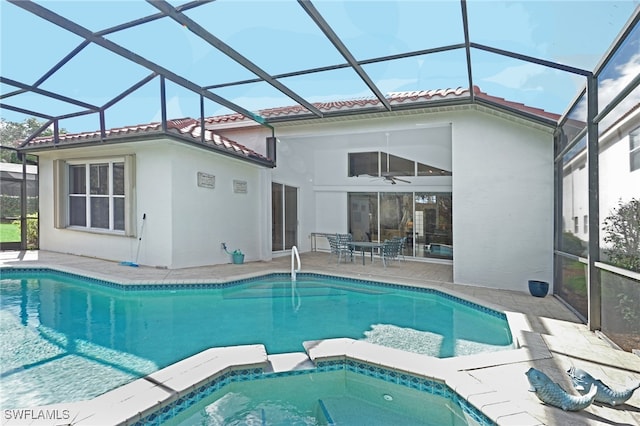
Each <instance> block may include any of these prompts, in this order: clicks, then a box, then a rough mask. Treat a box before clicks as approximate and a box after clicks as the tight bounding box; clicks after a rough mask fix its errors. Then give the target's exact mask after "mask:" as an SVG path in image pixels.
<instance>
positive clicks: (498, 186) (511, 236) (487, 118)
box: [453, 112, 553, 291]
mask: <svg viewBox="0 0 640 426" xmlns="http://www.w3.org/2000/svg"><path fill="white" fill-rule="evenodd" d="M453 246H454V263H453V274H454V281H455V282H456V283H464V284H476V285H482V286H487V287H493V288H501V289H511V290H518V291H527V286H528V283H527V282H528V280H530V279H536V280H542V281H547V282H549V283H552V254H553V140H552V136H551V134H550V133H548V132H544V131H542V130H536V129H532V128H529V127H525V126H523V125H520V124H516V123H513V122H511V121H508V120H505V119H502V118H498V117H494V116H491V115H488V114H485V113H473V112H467V113H461V114H459V115H458V116H457V119H456V121H455V123H454V128H453Z"/></svg>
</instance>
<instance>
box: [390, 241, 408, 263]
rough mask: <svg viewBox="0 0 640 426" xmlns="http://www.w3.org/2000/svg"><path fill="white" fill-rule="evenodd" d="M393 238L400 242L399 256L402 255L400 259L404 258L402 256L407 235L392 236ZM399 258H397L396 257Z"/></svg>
mask: <svg viewBox="0 0 640 426" xmlns="http://www.w3.org/2000/svg"><path fill="white" fill-rule="evenodd" d="M392 239H393V240H398V241H399V242H400V254H399V255H400V256H402V260H406V259H405V257H404V249H405V247H406V246H407V237H402V238H400V237H393V238H392ZM398 260H399V258H398Z"/></svg>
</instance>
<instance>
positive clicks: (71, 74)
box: [0, 0, 640, 132]
mask: <svg viewBox="0 0 640 426" xmlns="http://www.w3.org/2000/svg"><path fill="white" fill-rule="evenodd" d="M37 3H38V4H41V5H42V6H44V7H45V8H47V9H49V10H50V11H53V12H55V13H56V14H59V15H61V16H63V17H65V18H67V19H69V20H71V21H74V22H76V23H77V24H78V25H80V26H81V27H82V28H84V29H86V30H88V31H90V32H99V31H103V30H106V29H109V28H111V27H113V26H115V25H118V24H120V23H123V22H128V21H132V20H134V19H137V18H140V17H144V16H149V15H153V14H155V13H157V12H158V9H157V8H156V7H154V6H153V5H151V4H149V3H148V2H143V1H133V0H127V1H124V0H122V1H118V0H113V1H87V0H85V1H80V0H76V1H38V2H37ZM169 3H170V4H171V5H172V6H174V7H176V6H179V5H180V4H183V2H175V1H171V2H169ZM313 4H314V6H315V8H316V9H317V10H318V11H319V12H320V14H321V15H322V17H323V18H324V20H326V22H327V23H328V24H329V25H330V26H331V28H332V29H333V31H334V32H335V33H336V34H337V35H338V36H339V37H340V38H341V40H342V41H343V43H344V45H345V46H346V47H347V49H348V50H349V52H350V53H351V54H352V55H353V57H354V58H355V59H356V60H367V59H371V58H376V57H384V56H391V55H398V54H402V53H405V52H409V51H420V50H423V49H434V48H439V47H442V46H451V45H457V44H460V43H463V42H464V33H463V31H462V19H461V6H460V2H458V1H453V0H444V1H438V2H436V1H417V0H400V1H357V0H349V1H337V0H322V1H320V0H319V1H314V2H313ZM639 4H640V3H639V1H638V0H625V1H610V0H604V1H589V0H586V1H585V0H582V1H573V0H568V1H552V0H546V1H543V0H538V1H533V0H527V1H491V0H482V1H480V0H468V1H467V10H468V16H469V36H470V40H471V41H472V42H474V43H478V44H480V45H484V46H489V47H492V48H497V49H502V50H506V51H511V52H516V53H519V54H521V55H528V56H531V57H534V58H538V59H541V60H545V61H551V62H554V63H558V64H562V65H567V66H570V67H575V68H579V69H581V70H586V71H594V70H595V69H596V67H597V66H598V64H599V62H600V60H601V58H602V56H603V54H604V53H605V52H607V50H608V49H609V48H610V46H611V45H612V43H613V42H614V41H615V39H616V37H617V36H618V34H619V33H620V31H621V30H622V28H623V27H624V25H625V24H626V23H627V21H628V20H629V19H630V17H631V16H632V14H633V13H634V11H635V10H636V8H638V7H639ZM184 13H185V15H186V16H187V17H188V18H189V20H190V21H189V22H190V24H191V27H190V26H189V25H184V24H181V23H178V22H176V21H173V20H172V19H170V18H163V19H159V20H155V21H153V22H149V23H146V24H144V25H139V26H136V27H132V28H128V29H125V30H121V31H115V32H107V33H105V34H103V36H104V38H105V39H107V40H108V41H109V42H113V43H116V44H118V45H119V46H121V47H123V48H125V49H127V50H129V51H132V52H134V53H136V54H137V55H139V56H140V57H142V58H144V59H146V60H149V61H152V62H154V63H156V64H157V65H159V66H161V67H162V68H164V69H167V70H169V71H171V72H173V73H175V74H176V75H180V76H183V77H184V78H186V79H188V80H190V81H192V82H193V83H195V84H196V85H198V86H213V85H221V84H224V83H228V82H233V81H239V80H249V79H254V78H256V75H255V74H254V73H252V72H251V71H249V70H246V69H244V68H243V67H242V66H241V65H240V64H238V63H237V62H236V61H234V60H232V59H231V58H229V57H228V56H226V55H224V54H223V53H222V52H220V50H218V49H215V48H213V47H212V45H211V44H210V43H207V42H205V41H203V40H201V39H199V38H198V37H196V36H195V35H194V31H197V30H198V28H202V29H205V30H207V31H209V32H210V33H212V34H213V35H214V36H215V37H216V39H215V40H210V41H212V43H216V42H217V41H222V42H223V43H224V45H225V47H224V48H230V49H233V51H235V52H238V53H239V54H241V55H243V56H245V57H246V58H248V59H249V60H250V61H251V62H252V63H253V64H254V65H255V66H256V67H257V68H258V70H259V71H263V72H265V73H268V74H286V73H292V72H296V71H301V70H305V69H310V68H317V67H326V66H331V65H336V64H343V63H345V58H344V57H342V55H341V54H340V53H339V52H338V51H337V49H336V48H335V47H334V46H333V45H332V44H331V42H330V41H329V40H328V39H327V38H326V37H325V36H324V34H322V32H321V30H320V29H319V28H318V26H317V25H316V24H315V23H314V22H313V21H312V20H311V19H310V17H309V15H308V14H307V13H306V12H305V11H304V10H303V8H302V7H300V5H299V4H298V2H296V1H291V0H278V1H273V0H263V1H247V0H218V1H215V2H212V3H208V4H206V5H203V6H199V7H196V8H194V9H191V10H187V11H185V12H184ZM639 39H640V36H639V30H638V28H636V29H635V30H634V33H633V36H632V37H630V38H629V40H628V41H627V43H626V44H625V45H624V46H623V48H622V49H621V53H620V54H619V55H618V56H616V57H614V58H613V60H612V61H611V64H610V65H608V66H607V67H605V68H604V69H603V75H602V78H601V80H600V86H601V93H600V96H599V97H600V99H599V102H600V105H601V106H604V105H606V104H607V103H608V102H609V101H610V100H611V99H612V98H613V97H614V96H615V94H616V93H619V91H620V90H621V87H624V85H625V84H628V82H629V81H630V80H631V79H632V78H633V77H634V76H636V75H638V73H639V72H640V71H639V70H640V41H639ZM82 41H83V39H82V38H81V37H79V36H78V35H75V34H72V33H71V32H69V31H67V30H64V29H62V28H60V27H59V26H57V25H54V24H52V23H50V22H47V21H45V20H43V19H41V18H38V17H37V16H35V15H33V14H32V13H30V12H27V11H25V10H23V9H21V8H20V7H17V6H16V5H14V4H11V3H9V2H8V1H6V0H0V43H1V46H0V47H1V49H0V52H1V53H0V76H2V77H3V78H4V79H10V80H15V81H17V82H19V83H22V84H26V85H32V84H35V83H36V82H39V83H40V84H39V88H40V89H43V90H47V91H51V92H54V93H57V94H61V95H64V96H68V97H70V98H74V99H79V100H81V101H82V102H85V103H88V104H90V105H94V106H98V107H102V106H104V105H106V104H107V103H109V102H111V101H112V100H113V99H114V98H115V97H116V96H118V95H119V94H120V93H123V92H124V91H125V90H127V89H128V88H129V87H131V86H133V85H134V84H136V83H138V82H140V81H142V80H143V79H145V78H146V77H148V76H149V75H150V74H151V70H150V69H148V68H145V67H144V66H141V65H138V64H135V63H132V62H130V61H128V60H126V59H124V58H123V57H121V56H119V55H117V54H115V53H113V52H110V51H108V50H106V49H104V48H103V47H100V46H98V45H96V44H89V45H88V46H86V47H84V48H82V49H81V50H80V51H79V53H77V54H76V55H75V56H74V57H73V58H72V59H71V60H69V61H68V62H67V63H66V64H64V65H63V66H62V67H61V68H60V69H59V70H58V71H57V72H55V73H53V75H51V76H48V77H47V78H43V77H45V76H46V73H47V71H48V70H49V69H50V68H52V67H53V66H55V65H56V64H57V63H59V61H61V60H62V58H64V57H65V56H66V55H67V54H69V53H70V52H71V51H73V49H75V48H77V47H78V46H80V44H81V42H82ZM227 46H228V47H227ZM471 60H472V72H473V74H472V75H473V84H474V85H477V86H479V87H480V89H481V90H482V91H484V92H486V93H489V94H490V95H493V96H499V97H503V98H506V99H508V100H510V101H514V102H521V103H524V104H526V105H528V106H532V107H537V108H542V109H545V110H547V111H550V112H555V113H558V114H562V113H564V112H565V111H566V109H567V108H568V106H569V105H570V104H571V103H572V101H573V100H574V99H575V98H576V96H577V94H578V93H579V91H580V90H581V88H582V87H584V85H585V78H584V77H582V76H580V75H577V74H574V73H570V72H565V71H561V70H557V69H553V68H549V67H545V66H541V65H537V64H533V63H530V62H526V61H521V60H517V59H514V58H509V57H505V56H502V55H497V54H495V53H489V52H486V51H483V50H480V49H472V50H471ZM362 68H363V69H364V71H365V72H366V73H367V74H368V75H369V76H370V78H371V80H372V81H373V82H374V83H375V84H376V86H377V87H378V88H379V90H380V91H381V92H382V93H384V94H387V93H390V92H400V91H413V90H434V89H444V88H455V87H465V86H468V85H469V80H468V76H467V65H466V54H465V51H464V49H454V50H450V51H447V52H440V53H432V54H428V55H419V56H414V57H410V58H403V59H396V60H389V61H385V62H378V63H367V64H364V65H363V66H362ZM279 81H280V82H281V83H282V84H284V85H285V86H286V87H287V88H289V89H291V90H293V91H294V92H296V93H297V94H299V95H300V96H301V97H302V98H304V99H305V100H306V101H308V102H330V101H339V100H346V99H359V98H372V97H374V94H373V93H372V91H371V90H370V89H369V88H368V87H367V85H366V84H365V83H364V82H363V81H362V79H361V78H360V77H359V76H358V75H357V74H356V73H355V72H353V71H352V70H351V69H336V70H331V71H324V72H318V73H314V74H306V75H299V76H289V77H282V78H280V79H279ZM14 90H16V87H14V86H13V85H11V84H6V83H1V84H0V92H1V93H2V95H6V94H7V93H11V92H13V91H14ZM210 90H211V91H212V92H213V93H214V94H216V95H217V96H221V97H223V98H226V99H228V100H229V101H231V102H232V103H234V104H236V105H238V106H240V107H242V108H244V109H245V110H248V111H252V112H255V111H258V110H260V109H265V108H273V107H280V106H289V105H295V104H296V101H295V100H294V99H291V98H289V97H287V96H286V95H285V94H283V93H282V92H281V91H279V90H277V89H276V88H275V87H273V86H272V85H270V84H267V83H265V82H256V83H251V84H245V85H241V86H230V87H214V88H211V89H210ZM166 100H167V108H168V116H169V118H182V117H186V116H190V117H198V116H199V115H200V98H199V96H198V95H196V94H194V93H193V92H192V91H190V90H188V89H186V88H184V87H182V86H180V85H178V84H175V83H173V82H168V83H167V85H166ZM638 101H640V95H638V91H637V90H636V91H635V92H634V93H633V94H632V95H631V96H630V97H629V99H627V101H626V102H628V103H629V104H633V103H634V102H635V103H637V102H638ZM1 102H2V103H3V104H5V103H6V104H8V105H12V106H14V107H19V108H24V109H28V110H37V111H38V112H42V113H44V114H48V115H52V116H57V115H64V114H69V113H73V112H76V111H78V110H81V109H82V107H78V106H75V105H71V104H69V103H65V102H60V101H55V100H50V99H47V98H46V97H45V96H41V95H36V94H26V93H24V94H20V95H17V96H11V97H5V98H3V99H2V100H1ZM204 108H205V115H206V116H211V115H220V114H226V113H231V112H232V110H231V109H229V108H227V107H225V106H224V105H220V104H219V103H216V102H214V101H212V100H205V103H204ZM105 116H106V126H107V128H110V127H119V126H123V125H134V124H140V123H148V122H151V121H158V120H159V119H160V82H159V78H155V79H152V80H151V81H149V82H148V83H146V84H144V85H143V86H142V87H140V88H139V89H138V90H136V91H135V92H134V93H132V94H131V95H129V96H127V97H126V98H125V99H123V100H121V101H119V102H117V103H115V104H114V105H113V106H111V107H110V108H108V109H107V112H106V115H105ZM0 117H1V118H4V119H6V120H10V121H22V120H23V119H24V118H26V117H27V115H25V114H20V113H16V112H14V111H10V110H7V109H4V108H2V109H0ZM60 126H61V127H63V128H65V129H67V130H68V131H72V132H74V131H83V130H95V129H98V128H99V127H100V126H99V120H98V116H97V114H92V115H91V116H87V117H82V118H75V119H66V120H62V121H61V123H60Z"/></svg>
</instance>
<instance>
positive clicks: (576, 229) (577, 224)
mask: <svg viewBox="0 0 640 426" xmlns="http://www.w3.org/2000/svg"><path fill="white" fill-rule="evenodd" d="M578 232H580V219H579V218H578V216H574V217H573V233H574V234H577V233H578Z"/></svg>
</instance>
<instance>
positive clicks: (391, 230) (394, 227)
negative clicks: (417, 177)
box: [380, 192, 413, 255]
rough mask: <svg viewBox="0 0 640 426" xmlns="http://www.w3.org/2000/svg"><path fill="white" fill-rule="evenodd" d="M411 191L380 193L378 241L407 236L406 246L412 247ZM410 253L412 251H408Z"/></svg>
mask: <svg viewBox="0 0 640 426" xmlns="http://www.w3.org/2000/svg"><path fill="white" fill-rule="evenodd" d="M412 236H413V193H411V192H381V193H380V241H384V240H390V239H391V238H394V237H397V238H403V237H406V238H407V244H406V245H405V247H406V248H410V247H412V245H413V244H412V240H413V238H412ZM408 254H409V255H412V253H408Z"/></svg>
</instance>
